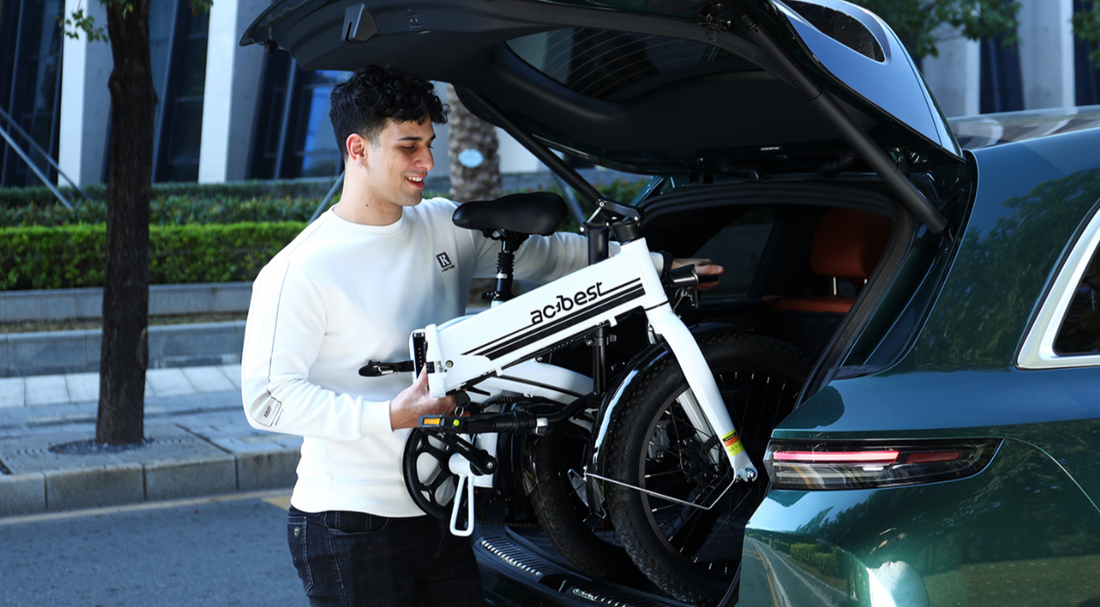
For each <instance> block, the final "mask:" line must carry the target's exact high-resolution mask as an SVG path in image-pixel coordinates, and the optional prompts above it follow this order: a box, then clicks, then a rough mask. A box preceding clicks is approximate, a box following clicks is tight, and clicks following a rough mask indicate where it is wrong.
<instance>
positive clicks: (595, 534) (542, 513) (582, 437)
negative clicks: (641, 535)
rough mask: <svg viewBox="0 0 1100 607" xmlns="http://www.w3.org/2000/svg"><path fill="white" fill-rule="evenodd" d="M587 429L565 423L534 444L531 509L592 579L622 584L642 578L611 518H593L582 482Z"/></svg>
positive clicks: (554, 541) (550, 536) (569, 557)
mask: <svg viewBox="0 0 1100 607" xmlns="http://www.w3.org/2000/svg"><path fill="white" fill-rule="evenodd" d="M587 440H588V431H584V430H581V429H580V428H578V427H576V426H574V425H573V424H571V423H564V424H560V425H558V426H557V427H555V428H554V430H553V431H551V432H550V434H548V435H546V436H541V437H539V438H538V440H537V442H536V443H535V447H534V450H533V453H532V456H531V457H532V463H533V468H534V473H535V481H536V482H535V487H534V489H533V490H532V492H531V496H530V498H531V507H532V509H533V510H534V511H535V516H537V517H538V520H539V526H541V527H542V529H543V531H544V532H545V533H546V537H547V538H548V539H549V540H550V543H552V544H553V545H554V547H555V548H557V550H558V552H560V553H561V555H562V556H564V557H565V558H566V560H568V561H569V562H570V563H571V564H572V565H573V567H574V568H576V570H577V571H578V572H579V573H581V574H583V575H585V576H588V577H590V578H593V579H602V580H613V581H616V582H621V583H630V582H636V581H640V580H641V579H643V578H642V577H641V575H640V574H639V572H638V570H637V568H635V567H634V564H633V563H632V562H631V561H630V557H628V556H627V554H626V551H624V550H623V548H622V545H621V544H619V543H618V542H617V540H616V538H615V528H614V527H613V526H612V524H611V520H610V518H609V517H607V516H606V515H604V516H598V515H596V514H593V513H592V511H591V510H590V509H589V507H588V504H587V503H586V500H587V495H585V491H586V487H585V482H584V481H583V480H581V471H582V470H583V467H584V454H585V447H586V444H587Z"/></svg>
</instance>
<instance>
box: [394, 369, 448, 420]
mask: <svg viewBox="0 0 1100 607" xmlns="http://www.w3.org/2000/svg"><path fill="white" fill-rule="evenodd" d="M454 410H455V397H454V396H447V397H444V398H432V395H431V393H430V392H429V391H428V373H427V372H426V371H425V370H424V369H421V370H420V374H419V375H417V376H416V382H414V383H413V385H411V386H409V387H408V388H405V389H404V390H402V391H401V393H400V394H398V395H397V396H395V397H394V398H393V400H391V401H390V428H392V429H394V430H400V429H401V428H415V427H416V426H417V424H418V423H419V422H420V416H421V415H450V414H452V413H453V412H454Z"/></svg>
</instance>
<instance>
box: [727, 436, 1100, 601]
mask: <svg viewBox="0 0 1100 607" xmlns="http://www.w3.org/2000/svg"><path fill="white" fill-rule="evenodd" d="M747 534H748V536H749V538H750V539H749V541H748V542H746V547H745V560H744V563H745V565H744V569H743V571H742V580H743V581H742V586H741V600H740V604H741V605H745V606H752V607H757V606H765V605H775V606H777V607H778V606H781V605H798V606H799V607H809V606H816V605H839V604H844V605H866V606H871V605H897V606H901V605H914V606H916V605H928V606H930V607H938V606H946V605H952V606H961V607H966V606H971V605H972V606H983V607H984V606H986V605H998V606H1005V607H1009V606H1023V605H1037V604H1042V605H1070V606H1076V605H1087V604H1091V603H1090V601H1094V600H1095V599H1096V597H1098V596H1100V578H1098V577H1097V576H1096V575H1095V572H1096V571H1097V569H1098V568H1100V514H1098V513H1097V511H1096V510H1095V508H1093V507H1092V505H1091V503H1089V501H1088V500H1087V499H1086V498H1085V496H1084V495H1083V494H1082V493H1081V491H1080V490H1079V489H1078V488H1077V487H1076V486H1075V485H1074V483H1073V482H1072V481H1071V480H1070V479H1069V478H1068V477H1067V476H1066V474H1065V472H1064V471H1063V470H1062V468H1061V466H1059V465H1058V463H1056V462H1054V461H1053V460H1051V459H1050V458H1048V457H1047V456H1046V454H1044V453H1043V452H1042V451H1041V450H1038V449H1036V448H1034V447H1032V446H1030V445H1028V444H1025V443H1022V442H1018V441H1014V440H1008V441H1005V442H1004V444H1002V445H1001V447H1000V449H999V452H998V453H997V455H996V456H995V457H994V458H993V461H992V462H991V463H990V464H989V466H988V467H987V468H986V469H985V470H984V471H983V472H981V473H979V474H977V475H975V476H972V477H970V478H966V479H963V480H956V481H948V482H941V483H934V484H927V485H918V486H912V487H900V488H893V489H878V490H873V489H868V490H859V491H812V492H799V491H775V490H773V491H772V492H771V493H770V494H769V496H768V497H767V498H766V499H765V501H764V503H763V504H762V505H761V506H760V508H759V509H757V511H756V513H755V514H754V515H753V517H752V519H751V521H750V523H749V529H748V531H747ZM800 545H801V546H800ZM816 555H821V556H816Z"/></svg>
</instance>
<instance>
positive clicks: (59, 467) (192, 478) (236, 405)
mask: <svg viewBox="0 0 1100 607" xmlns="http://www.w3.org/2000/svg"><path fill="white" fill-rule="evenodd" d="M98 393H99V375H98V374H97V373H74V374H68V375H46V376H29V377H12V378H2V379H0V516H8V515H15V514H30V513H37V512H46V511H58V510H70V509H77V508H91V507H98V506H108V505H117V504H128V503H135V502H141V501H146V500H150V501H152V500H165V499H177V498H183V497H196V496H204V495H213V494H218V493H229V492H233V491H250V490H256V489H269V488H279V487H290V486H291V485H293V483H294V480H295V472H294V470H295V467H296V466H297V463H298V449H299V447H300V446H301V442H302V441H301V438H299V437H294V436H289V435H283V434H274V433H268V432H261V431H258V430H253V429H252V428H251V427H250V426H249V425H248V422H247V421H246V420H245V417H244V411H243V409H242V407H241V391H240V365H224V366H209V367H184V368H177V369H153V370H149V371H148V372H147V374H146V387H145V438H146V442H145V443H144V444H143V445H141V446H138V447H136V448H131V449H118V448H107V449H104V448H102V447H99V448H97V447H95V446H94V444H92V439H94V438H95V420H96V411H97V408H98Z"/></svg>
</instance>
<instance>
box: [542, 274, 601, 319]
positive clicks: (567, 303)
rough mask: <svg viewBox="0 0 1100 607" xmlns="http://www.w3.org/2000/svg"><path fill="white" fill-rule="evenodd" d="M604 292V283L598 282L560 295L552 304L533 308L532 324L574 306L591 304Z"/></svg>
mask: <svg viewBox="0 0 1100 607" xmlns="http://www.w3.org/2000/svg"><path fill="white" fill-rule="evenodd" d="M603 294H604V293H603V283H602V282H597V283H596V284H594V285H592V286H590V287H588V288H587V289H582V290H580V291H577V292H576V293H574V294H573V295H571V296H565V295H558V296H557V299H556V300H555V301H554V302H553V303H551V304H550V305H548V306H543V307H542V308H539V309H537V310H531V324H533V325H537V324H539V323H540V322H542V321H543V320H549V319H551V318H554V317H555V316H557V315H558V314H560V313H562V312H568V311H570V310H572V309H573V308H576V307H580V306H583V305H586V304H590V303H592V302H593V301H596V300H597V299H599V298H600V297H603Z"/></svg>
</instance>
